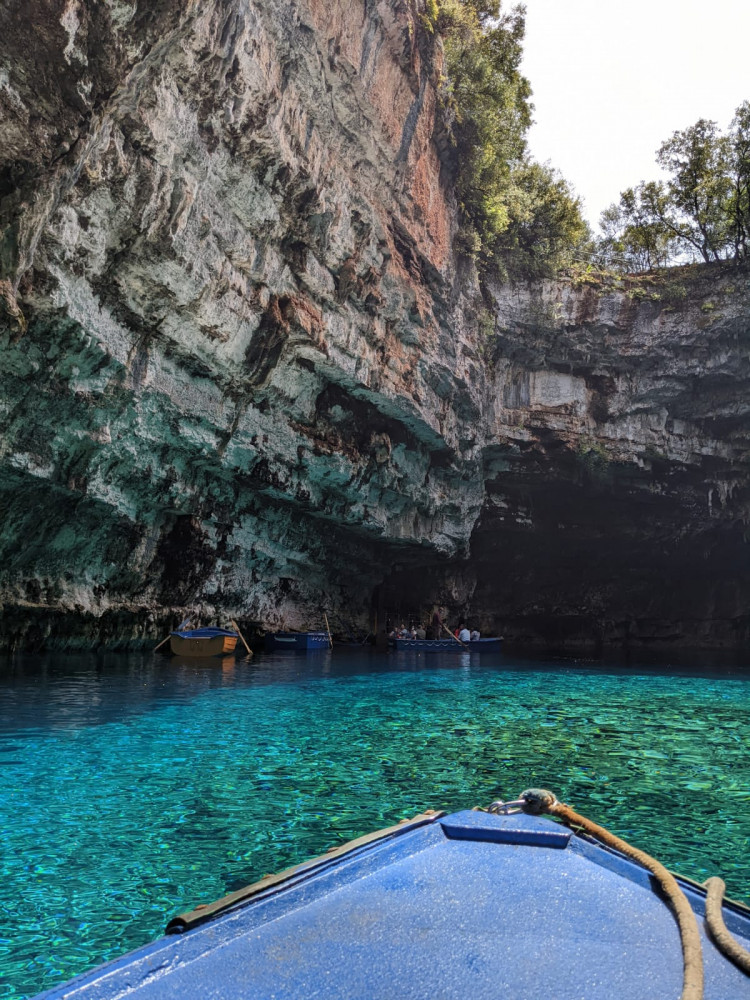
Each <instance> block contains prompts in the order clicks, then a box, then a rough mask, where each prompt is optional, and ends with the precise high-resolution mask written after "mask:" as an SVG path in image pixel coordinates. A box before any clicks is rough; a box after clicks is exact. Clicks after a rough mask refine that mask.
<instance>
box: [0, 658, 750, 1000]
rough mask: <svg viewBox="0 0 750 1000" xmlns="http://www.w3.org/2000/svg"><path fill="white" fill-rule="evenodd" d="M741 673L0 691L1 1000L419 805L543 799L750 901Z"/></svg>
mask: <svg viewBox="0 0 750 1000" xmlns="http://www.w3.org/2000/svg"><path fill="white" fill-rule="evenodd" d="M749 720H750V675H747V674H744V673H725V674H718V675H717V674H714V675H711V674H710V673H707V672H706V671H703V672H687V671H683V672H681V673H674V672H671V673H668V672H659V671H654V670H647V669H641V668H635V667H631V668H629V669H628V670H627V671H625V670H619V671H618V670H608V669H606V668H596V669H591V668H584V667H578V666H575V665H573V666H565V665H560V664H546V665H545V664H540V665H536V666H529V665H523V664H520V663H513V662H512V661H509V660H508V658H507V657H506V658H502V657H492V658H490V657H486V656H485V657H483V658H482V660H481V661H480V660H479V659H478V658H477V657H472V658H469V656H468V655H464V654H458V655H457V656H450V655H446V656H440V657H435V656H432V657H425V658H419V657H416V656H411V657H410V656H409V654H405V655H404V654H398V655H391V656H389V657H378V656H375V655H372V656H371V655H369V654H367V653H358V652H352V653H349V652H347V651H338V650H337V651H336V652H335V653H334V654H333V657H331V654H329V653H324V654H317V655H310V656H308V657H304V656H303V657H294V656H292V657H286V658H285V657H283V656H275V657H266V658H260V657H259V658H258V660H257V662H256V663H253V664H240V663H238V664H234V661H231V662H230V661H228V662H225V663H224V664H223V665H222V664H221V663H218V662H217V663H215V664H212V665H200V664H189V663H185V662H183V663H175V662H174V661H171V662H170V661H169V660H161V659H158V660H156V661H152V660H151V659H150V658H143V659H141V658H132V657H131V658H127V657H109V658H107V659H106V660H103V661H94V660H74V659H71V658H66V659H61V658H57V659H56V660H55V659H46V660H43V661H42V660H37V661H34V660H26V661H21V662H16V663H14V664H12V665H8V666H7V668H6V669H5V671H4V672H2V673H0V722H1V729H0V761H1V762H2V767H1V768H0V803H1V804H2V815H3V853H2V868H1V869H0V871H1V872H2V885H3V893H2V901H1V902H0V909H1V910H2V913H1V915H0V996H3V997H12V998H19V997H24V996H30V995H33V994H35V993H37V992H39V991H40V990H42V989H45V988H48V987H49V986H52V985H54V984H55V983H56V982H59V981H61V980H63V979H66V978H68V977H70V976H72V975H74V974H77V973H79V972H81V971H83V970H85V969H86V968H89V967H90V966H92V965H95V964H98V963H99V962H101V961H104V960H105V959H109V958H113V957H115V956H117V955H119V954H122V953H123V952H124V951H126V950H128V949H130V948H133V947H136V946H137V945H139V944H142V943H144V942H146V941H149V940H151V939H152V938H153V937H155V936H158V935H159V934H160V933H161V932H162V930H163V928H164V925H165V923H166V921H167V920H168V919H169V917H171V916H172V915H174V914H175V913H177V912H180V911H181V910H185V909H190V908H192V907H193V906H194V905H195V904H196V903H198V902H201V901H209V900H211V899H215V898H217V897H219V896H221V895H224V894H225V893H226V892H228V891H231V890H233V889H235V888H238V887H239V886H241V885H245V884H247V883H248V882H251V881H254V880H255V879H257V878H259V877H260V876H262V875H264V874H266V873H268V872H273V871H278V870H280V869H282V868H285V867H287V866H289V865H291V864H294V863H296V862H299V861H302V860H304V859H305V858H307V857H310V856H311V855H315V854H319V853H321V852H322V851H323V850H325V849H326V848H328V847H330V846H331V845H332V844H335V843H340V842H342V841H345V840H348V839H351V838H353V837H356V836H358V835H360V834H362V833H365V832H368V831H371V830H374V829H378V828H380V827H383V826H386V825H389V824H391V823H393V822H395V821H397V820H399V819H400V818H402V817H404V816H409V815H413V814H415V813H417V812H421V811H422V810H424V809H425V808H428V807H432V808H442V809H447V810H454V809H459V808H464V807H467V806H472V805H475V804H487V803H489V802H490V801H491V800H492V799H493V798H496V797H498V796H502V797H505V798H507V797H511V796H515V795H516V794H517V793H518V792H519V791H521V790H522V789H523V788H525V787H528V786H532V785H542V786H545V787H548V788H552V789H553V790H554V791H556V792H557V793H558V795H559V796H560V797H561V798H563V799H565V800H566V801H568V802H570V803H571V804H572V805H574V806H575V807H576V808H578V809H579V810H580V811H581V812H584V813H586V814H588V815H589V816H591V817H592V818H594V819H596V820H597V821H598V822H600V823H603V824H604V825H606V826H608V827H610V828H611V829H612V830H614V831H615V832H616V833H618V834H620V835H621V836H623V837H625V838H626V839H628V840H630V841H631V842H633V843H635V844H637V845H638V846H640V847H642V848H644V849H645V850H647V851H649V852H651V853H653V854H655V855H656V856H657V857H659V859H660V860H662V861H663V862H665V863H666V864H667V865H668V866H669V867H671V868H674V869H676V870H678V871H680V872H682V873H683V874H685V875H688V876H691V877H692V878H695V879H698V880H703V879H705V878H706V877H707V876H708V875H709V874H714V873H721V874H722V875H723V876H724V877H725V878H726V881H727V884H728V887H729V893H730V894H733V895H734V896H736V897H738V898H744V899H746V900H750V851H748V839H749V837H750V759H748V755H747V753H746V751H745V747H746V746H747V743H748V738H749V737H750V721H749Z"/></svg>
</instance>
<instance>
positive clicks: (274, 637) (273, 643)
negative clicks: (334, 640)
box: [263, 632, 330, 653]
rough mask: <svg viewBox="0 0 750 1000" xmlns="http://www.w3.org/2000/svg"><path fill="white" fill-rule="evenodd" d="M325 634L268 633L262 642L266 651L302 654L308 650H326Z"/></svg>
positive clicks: (326, 635) (326, 638) (326, 636)
mask: <svg viewBox="0 0 750 1000" xmlns="http://www.w3.org/2000/svg"><path fill="white" fill-rule="evenodd" d="M329 645H330V643H329V641H328V633H327V632H269V633H267V634H266V637H265V639H264V640H263V648H264V649H265V650H266V651H270V650H274V651H275V652H279V651H283V650H286V651H287V652H290V653H304V652H306V651H307V650H308V649H328V647H329Z"/></svg>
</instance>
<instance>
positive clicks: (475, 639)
mask: <svg viewBox="0 0 750 1000" xmlns="http://www.w3.org/2000/svg"><path fill="white" fill-rule="evenodd" d="M479 639H480V635H479V629H478V628H473V629H472V630H471V641H472V642H479Z"/></svg>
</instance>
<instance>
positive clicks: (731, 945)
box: [703, 876, 750, 975]
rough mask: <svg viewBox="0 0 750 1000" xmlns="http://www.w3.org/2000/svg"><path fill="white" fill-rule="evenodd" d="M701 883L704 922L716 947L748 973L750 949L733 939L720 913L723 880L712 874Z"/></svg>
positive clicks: (749, 972) (749, 971)
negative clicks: (703, 891) (704, 899)
mask: <svg viewBox="0 0 750 1000" xmlns="http://www.w3.org/2000/svg"><path fill="white" fill-rule="evenodd" d="M703 884H704V886H705V887H706V924H707V926H708V930H709V933H710V934H711V937H712V938H713V939H714V943H715V945H716V947H717V948H718V949H719V951H721V952H723V953H724V954H725V955H726V956H727V958H728V959H729V960H730V961H732V962H734V964H735V965H738V966H739V967H740V969H742V971H743V972H744V973H746V974H747V975H750V951H747V950H746V949H745V948H743V947H742V945H740V944H738V943H737V942H736V941H735V940H734V938H733V937H732V935H731V934H730V933H729V931H728V930H727V925H726V924H725V923H724V918H723V916H722V915H721V904H722V901H723V899H724V890H725V889H726V886H725V885H724V880H723V879H720V878H718V877H717V876H714V877H713V878H709V879H706V881H705V882H704V883H703Z"/></svg>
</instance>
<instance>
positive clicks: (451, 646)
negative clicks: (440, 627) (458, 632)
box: [393, 637, 503, 653]
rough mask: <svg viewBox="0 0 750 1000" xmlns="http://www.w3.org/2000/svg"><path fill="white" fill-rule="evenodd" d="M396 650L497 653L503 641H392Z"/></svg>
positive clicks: (446, 639)
mask: <svg viewBox="0 0 750 1000" xmlns="http://www.w3.org/2000/svg"><path fill="white" fill-rule="evenodd" d="M393 644H394V646H395V647H396V649H397V650H405V649H408V650H414V651H416V652H418V653H461V652H463V653H499V652H500V650H501V649H502V645H503V640H502V639H501V638H500V639H474V641H473V642H458V640H456V639H448V638H447V637H446V638H445V639H394V640H393Z"/></svg>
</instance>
